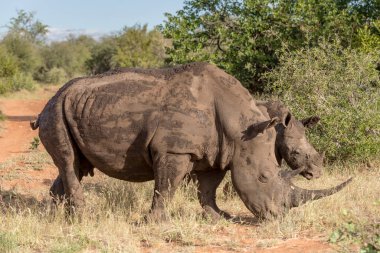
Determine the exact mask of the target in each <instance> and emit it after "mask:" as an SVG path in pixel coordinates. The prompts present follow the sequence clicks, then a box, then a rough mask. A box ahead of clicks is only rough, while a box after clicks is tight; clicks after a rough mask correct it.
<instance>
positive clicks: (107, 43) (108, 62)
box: [85, 37, 116, 75]
mask: <svg viewBox="0 0 380 253" xmlns="http://www.w3.org/2000/svg"><path fill="white" fill-rule="evenodd" d="M115 54H116V43H115V39H114V38H113V37H107V38H103V40H102V41H101V42H100V43H98V44H97V45H95V46H94V47H93V48H92V50H91V56H90V58H89V59H87V60H86V62H85V66H86V69H87V72H88V73H90V74H93V75H95V74H100V73H104V72H106V71H108V70H110V69H112V68H114V67H115V64H114V62H113V60H112V58H113V56H114V55H115Z"/></svg>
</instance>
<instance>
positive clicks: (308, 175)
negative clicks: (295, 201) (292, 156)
mask: <svg viewBox="0 0 380 253" xmlns="http://www.w3.org/2000/svg"><path fill="white" fill-rule="evenodd" d="M300 175H302V176H303V177H304V178H306V179H307V180H311V179H313V178H314V175H313V173H312V172H310V171H303V172H301V173H300Z"/></svg>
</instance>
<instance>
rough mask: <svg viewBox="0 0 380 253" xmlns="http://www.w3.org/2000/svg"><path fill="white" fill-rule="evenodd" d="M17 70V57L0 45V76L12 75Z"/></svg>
mask: <svg viewBox="0 0 380 253" xmlns="http://www.w3.org/2000/svg"><path fill="white" fill-rule="evenodd" d="M16 72H18V67H17V59H16V58H15V57H14V56H13V55H11V54H10V53H9V52H8V51H7V49H6V48H5V47H4V46H3V45H0V77H9V76H13V75H14V74H16Z"/></svg>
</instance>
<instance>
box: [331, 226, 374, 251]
mask: <svg viewBox="0 0 380 253" xmlns="http://www.w3.org/2000/svg"><path fill="white" fill-rule="evenodd" d="M329 242H330V243H334V244H338V245H341V246H342V245H344V244H345V243H351V242H356V243H358V244H359V245H360V246H361V249H360V253H378V252H380V225H379V224H360V223H357V222H352V221H348V222H346V223H343V224H342V225H341V226H340V227H339V228H338V229H336V230H334V231H333V232H332V233H331V234H330V238H329Z"/></svg>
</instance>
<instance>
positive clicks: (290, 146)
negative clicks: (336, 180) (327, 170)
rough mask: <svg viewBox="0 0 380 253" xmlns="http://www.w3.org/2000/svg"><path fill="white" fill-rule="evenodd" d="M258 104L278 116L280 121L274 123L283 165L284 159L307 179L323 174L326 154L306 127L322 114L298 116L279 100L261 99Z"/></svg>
mask: <svg viewBox="0 0 380 253" xmlns="http://www.w3.org/2000/svg"><path fill="white" fill-rule="evenodd" d="M259 108H260V110H261V111H262V112H264V113H265V114H267V116H269V117H270V118H273V117H278V118H279V119H280V121H281V124H277V125H276V127H275V128H276V145H275V150H276V158H277V162H278V163H279V164H280V165H281V161H282V159H284V160H285V162H286V163H287V164H288V165H289V167H290V168H291V169H292V170H294V171H297V172H298V174H301V175H302V176H304V177H305V178H307V179H312V178H318V177H320V176H321V175H322V169H323V159H324V155H321V154H319V153H318V152H317V151H316V150H315V148H314V147H313V146H312V145H311V144H310V143H309V142H308V140H307V138H306V129H307V128H312V127H313V126H315V125H316V124H317V123H318V122H319V120H320V118H319V117H317V116H312V117H310V118H307V119H303V120H297V119H296V118H295V117H294V116H293V115H292V114H291V112H290V111H289V109H288V108H287V107H286V106H284V105H283V104H282V103H281V102H279V101H268V102H267V101H264V102H260V104H259Z"/></svg>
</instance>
